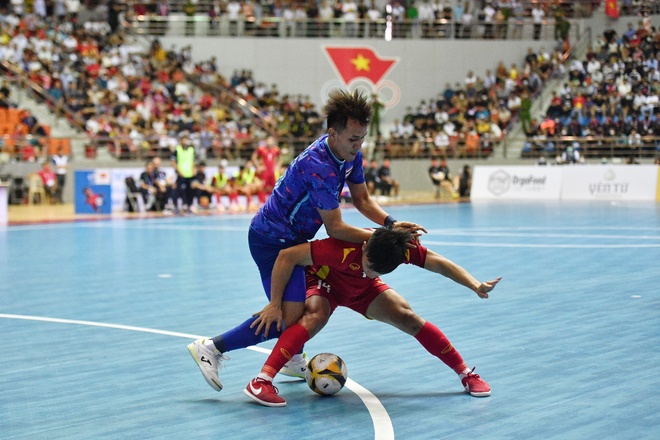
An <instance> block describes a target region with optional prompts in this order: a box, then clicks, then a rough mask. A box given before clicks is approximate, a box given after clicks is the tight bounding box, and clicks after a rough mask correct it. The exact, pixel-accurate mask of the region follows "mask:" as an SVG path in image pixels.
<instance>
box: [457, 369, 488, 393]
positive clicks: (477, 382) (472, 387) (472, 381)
mask: <svg viewBox="0 0 660 440" xmlns="http://www.w3.org/2000/svg"><path fill="white" fill-rule="evenodd" d="M461 382H462V383H463V386H464V387H465V392H466V393H470V395H472V396H474V397H488V396H490V385H488V383H487V382H486V381H485V380H483V379H482V378H481V377H479V375H478V374H474V368H472V371H470V372H469V373H468V374H467V375H466V376H465V377H464V378H463V379H461Z"/></svg>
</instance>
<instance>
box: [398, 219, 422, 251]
mask: <svg viewBox="0 0 660 440" xmlns="http://www.w3.org/2000/svg"><path fill="white" fill-rule="evenodd" d="M393 227H395V228H398V229H406V230H408V231H410V233H411V234H412V237H413V241H415V242H417V243H419V237H421V236H422V232H424V233H425V234H426V233H428V231H427V230H426V229H425V228H424V226H421V225H418V224H417V223H412V222H406V221H403V222H396V223H394V226H393ZM410 246H411V247H414V246H413V245H412V244H411V245H410Z"/></svg>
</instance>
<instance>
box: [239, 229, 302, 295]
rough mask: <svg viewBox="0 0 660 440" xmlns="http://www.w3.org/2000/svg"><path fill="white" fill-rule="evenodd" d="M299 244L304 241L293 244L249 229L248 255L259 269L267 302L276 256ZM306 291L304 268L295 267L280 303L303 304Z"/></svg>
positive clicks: (293, 242)
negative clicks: (283, 250)
mask: <svg viewBox="0 0 660 440" xmlns="http://www.w3.org/2000/svg"><path fill="white" fill-rule="evenodd" d="M301 243H305V241H301V242H295V241H292V240H282V239H275V238H270V237H266V236H265V235H263V234H260V233H259V232H257V231H255V230H254V229H253V228H250V230H249V232H248V244H249V246H250V254H252V259H253V260H254V262H255V263H257V267H258V268H259V274H260V275H261V283H262V284H263V286H264V291H265V292H266V296H267V297H268V300H270V282H271V277H272V272H273V266H274V265H275V260H276V259H277V255H278V254H279V253H280V251H281V250H282V249H286V248H290V247H292V246H296V245H298V244H301ZM306 290H307V289H306V284H305V268H304V267H303V266H296V267H295V268H294V269H293V273H292V274H291V278H290V279H289V283H288V284H287V285H286V289H284V296H283V297H282V301H292V302H305V296H306Z"/></svg>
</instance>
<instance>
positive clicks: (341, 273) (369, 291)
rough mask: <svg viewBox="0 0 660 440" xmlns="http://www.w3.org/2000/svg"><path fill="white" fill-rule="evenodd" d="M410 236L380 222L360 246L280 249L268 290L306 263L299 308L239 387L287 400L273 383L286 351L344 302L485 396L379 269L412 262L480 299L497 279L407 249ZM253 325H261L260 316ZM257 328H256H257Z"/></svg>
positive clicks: (274, 402) (483, 387)
mask: <svg viewBox="0 0 660 440" xmlns="http://www.w3.org/2000/svg"><path fill="white" fill-rule="evenodd" d="M410 241H411V235H410V232H409V231H406V230H401V229H388V228H379V229H377V230H376V231H375V232H374V233H373V235H372V236H371V238H370V239H369V241H368V242H365V243H363V244H362V245H359V244H355V243H350V242H346V241H341V240H337V239H334V238H327V239H324V240H316V241H312V242H309V243H304V244H300V245H297V246H294V247H290V248H288V249H283V250H281V251H280V253H279V256H278V257H277V260H276V261H275V266H274V267H273V277H272V286H271V292H273V293H274V292H276V291H277V290H278V289H283V288H284V286H285V285H286V283H287V281H288V279H289V276H290V274H291V272H292V271H293V268H294V267H295V266H296V265H304V266H309V267H308V268H307V299H306V301H305V312H304V315H303V317H302V318H300V320H299V321H298V322H297V323H296V324H294V325H292V326H290V327H288V328H287V329H286V330H285V331H284V332H283V333H282V335H281V336H280V338H279V340H278V342H277V344H276V345H275V347H274V348H273V350H272V353H271V355H270V356H269V357H268V360H267V361H266V363H265V364H264V367H263V368H262V370H261V373H260V374H259V375H258V376H257V377H256V378H254V379H252V380H251V381H250V383H249V384H248V386H247V387H246V388H245V390H244V392H245V394H246V395H248V396H249V397H250V398H252V399H253V400H255V401H257V402H259V403H261V404H262V405H266V406H285V405H286V401H285V400H284V399H283V398H281V397H280V396H278V395H277V389H276V388H275V387H274V386H273V384H272V380H273V378H274V377H275V375H276V374H277V372H278V371H279V370H280V368H282V366H283V365H284V364H285V363H286V362H288V360H289V359H288V358H287V357H286V356H285V353H297V352H298V351H299V350H300V349H301V348H302V346H303V345H304V344H305V342H307V341H308V340H309V339H310V338H312V337H313V336H314V335H316V334H317V333H318V332H319V331H320V330H321V329H322V328H323V327H324V326H325V324H326V323H327V322H328V320H329V319H330V316H331V315H332V313H333V311H334V310H335V309H336V308H337V307H338V306H344V307H348V308H350V309H352V310H354V311H356V312H357V313H360V314H362V315H364V316H366V317H368V318H370V319H374V320H377V321H381V322H385V323H387V324H390V325H392V326H394V327H396V328H398V329H399V330H401V331H403V332H405V333H408V334H409V335H411V336H413V337H415V339H417V341H419V343H420V344H422V346H423V347H424V348H425V349H426V350H427V351H428V352H429V353H431V354H432V355H434V356H436V357H438V358H439V359H440V360H441V361H442V362H444V363H445V364H446V365H447V366H448V367H450V368H451V369H452V370H454V371H455V372H456V374H458V376H459V378H460V379H461V382H462V385H463V387H464V389H465V391H466V392H468V393H470V394H471V395H472V396H475V397H486V396H489V395H490V386H489V385H488V384H487V383H486V382H485V381H484V380H483V379H481V378H480V377H479V375H477V374H474V373H473V371H474V369H472V370H470V369H469V368H468V366H467V364H466V363H465V362H464V361H463V358H462V357H461V355H460V354H459V353H458V351H457V350H456V349H455V348H454V347H453V345H452V344H451V342H449V340H448V339H447V337H446V336H445V335H444V334H443V333H442V331H440V329H439V328H437V327H436V326H435V325H433V324H431V323H430V322H428V321H425V320H424V319H422V318H421V317H419V316H418V315H417V314H416V313H415V312H413V310H412V309H411V307H410V305H409V304H408V302H407V301H406V300H405V299H404V298H403V297H402V296H401V295H399V294H398V293H397V292H396V291H395V290H394V289H392V288H391V287H390V286H388V285H387V284H385V282H383V281H382V280H381V279H380V278H379V275H382V274H386V273H389V272H391V271H393V270H394V269H395V268H396V267H397V266H399V264H401V263H406V264H414V265H416V266H419V267H423V268H424V269H426V270H429V271H431V272H435V273H439V274H441V275H443V276H445V277H448V278H450V279H451V280H453V281H455V282H456V283H458V284H461V285H463V286H465V287H468V288H469V289H471V290H472V291H474V292H475V293H476V294H477V295H478V296H479V297H480V298H488V292H490V291H491V290H493V289H494V288H495V285H497V283H498V282H499V281H500V279H501V277H499V278H496V279H494V280H492V281H486V282H479V281H477V279H475V278H474V277H473V276H472V275H471V274H470V273H469V272H468V271H466V270H465V269H463V268H462V267H460V266H459V265H457V264H455V263H453V262H452V261H450V260H448V259H447V258H445V257H443V256H441V255H439V254H437V253H435V252H433V251H432V250H430V249H426V248H425V247H424V246H422V245H420V244H419V243H417V246H416V247H414V248H413V247H410V246H409V243H410ZM254 324H260V323H259V320H257V321H255V323H254ZM279 324H280V323H279V322H278V325H279ZM260 330H261V329H260V326H259V327H258V328H257V332H259V331H260Z"/></svg>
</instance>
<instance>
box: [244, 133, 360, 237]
mask: <svg viewBox="0 0 660 440" xmlns="http://www.w3.org/2000/svg"><path fill="white" fill-rule="evenodd" d="M327 138H328V136H327V135H324V136H322V137H321V138H319V139H317V140H316V141H314V142H313V143H312V144H311V145H310V146H309V147H307V148H306V149H305V151H303V152H302V153H300V155H299V156H298V157H296V158H295V159H294V161H293V162H292V163H291V165H290V166H289V167H288V168H287V170H286V172H285V173H284V175H283V176H282V177H281V178H280V180H278V182H277V184H276V185H275V188H274V189H273V193H272V195H271V196H270V197H269V198H268V200H267V201H266V203H265V204H264V206H263V207H262V208H261V209H260V210H259V212H258V213H257V215H256V216H255V218H254V219H253V220H252V228H253V229H254V230H256V231H257V232H259V233H261V234H263V235H265V236H268V237H272V238H277V239H285V240H293V241H296V242H301V241H308V240H311V239H312V238H314V236H315V235H316V233H317V232H318V230H319V229H320V228H321V225H323V221H322V220H321V216H320V214H319V212H318V211H317V210H318V209H320V210H331V209H336V208H338V207H339V195H340V194H341V191H342V189H343V188H344V183H345V182H346V181H349V182H351V183H356V184H360V183H364V170H363V169H362V152H358V154H357V155H356V156H355V159H353V161H352V162H346V161H342V160H340V159H338V158H337V157H336V156H335V155H334V154H333V153H332V151H331V150H330V147H329V146H328V141H327Z"/></svg>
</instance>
